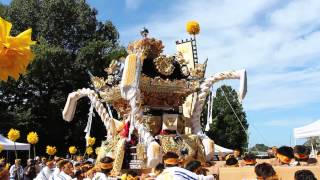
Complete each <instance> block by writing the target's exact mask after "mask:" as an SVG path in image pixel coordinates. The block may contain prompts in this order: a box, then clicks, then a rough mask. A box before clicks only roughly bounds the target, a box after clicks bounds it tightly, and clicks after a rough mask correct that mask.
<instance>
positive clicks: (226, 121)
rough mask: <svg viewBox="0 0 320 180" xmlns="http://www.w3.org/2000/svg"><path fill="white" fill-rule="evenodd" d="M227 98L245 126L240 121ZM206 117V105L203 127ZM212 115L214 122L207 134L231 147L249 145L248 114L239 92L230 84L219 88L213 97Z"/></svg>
mask: <svg viewBox="0 0 320 180" xmlns="http://www.w3.org/2000/svg"><path fill="white" fill-rule="evenodd" d="M227 99H228V101H229V102H230V104H231V106H232V108H233V109H234V111H235V113H236V114H237V116H238V118H239V119H240V122H241V123H242V125H243V127H242V125H241V124H240V123H239V120H238V119H237V117H236V115H235V114H234V112H233V110H232V108H231V107H230V105H229V103H228V101H227ZM206 117H207V106H205V108H204V111H203V113H202V115H201V123H202V127H203V129H204V128H205V124H206V121H207V120H206V119H207V118H206ZM212 117H213V123H212V124H211V125H210V130H209V131H208V132H206V134H207V135H208V137H210V138H211V139H212V140H214V141H215V143H216V144H218V145H221V146H223V147H226V148H231V149H235V148H241V149H244V148H246V147H247V144H248V138H247V134H246V131H247V129H248V126H249V125H248V123H247V120H246V114H245V112H244V111H243V108H242V105H241V103H240V102H239V101H238V95H237V92H236V91H235V90H234V89H232V88H231V87H230V86H226V85H223V86H221V87H220V88H218V89H217V92H216V96H215V97H214V98H213V106H212ZM243 128H244V129H245V130H244V129H243Z"/></svg>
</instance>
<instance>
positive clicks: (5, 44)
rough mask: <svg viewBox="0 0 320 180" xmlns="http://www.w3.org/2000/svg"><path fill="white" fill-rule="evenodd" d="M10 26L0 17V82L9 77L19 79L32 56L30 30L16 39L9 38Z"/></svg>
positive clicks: (32, 42) (33, 42)
mask: <svg viewBox="0 0 320 180" xmlns="http://www.w3.org/2000/svg"><path fill="white" fill-rule="evenodd" d="M11 27H12V24H11V23H10V22H8V21H6V20H4V19H2V18H1V17H0V80H4V81H6V80H7V79H8V77H9V76H11V77H13V78H14V79H18V78H19V74H22V73H24V72H25V71H26V69H27V66H28V64H29V63H30V62H31V61H32V59H33V57H34V55H33V54H32V52H31V49H30V45H33V44H35V41H32V40H31V34H32V29H28V30H26V31H24V32H22V33H20V34H19V35H17V36H16V37H13V36H10V31H11Z"/></svg>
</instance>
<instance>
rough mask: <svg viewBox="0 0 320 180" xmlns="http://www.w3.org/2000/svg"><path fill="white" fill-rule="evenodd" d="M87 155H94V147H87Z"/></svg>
mask: <svg viewBox="0 0 320 180" xmlns="http://www.w3.org/2000/svg"><path fill="white" fill-rule="evenodd" d="M86 153H87V154H88V155H91V154H92V153H93V149H92V147H87V149H86Z"/></svg>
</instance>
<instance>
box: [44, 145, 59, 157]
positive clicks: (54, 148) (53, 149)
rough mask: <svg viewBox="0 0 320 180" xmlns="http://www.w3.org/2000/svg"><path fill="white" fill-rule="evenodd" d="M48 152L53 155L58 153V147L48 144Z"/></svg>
mask: <svg viewBox="0 0 320 180" xmlns="http://www.w3.org/2000/svg"><path fill="white" fill-rule="evenodd" d="M46 153H47V154H48V155H50V156H53V155H55V154H56V153H57V148H56V147H55V146H47V149H46Z"/></svg>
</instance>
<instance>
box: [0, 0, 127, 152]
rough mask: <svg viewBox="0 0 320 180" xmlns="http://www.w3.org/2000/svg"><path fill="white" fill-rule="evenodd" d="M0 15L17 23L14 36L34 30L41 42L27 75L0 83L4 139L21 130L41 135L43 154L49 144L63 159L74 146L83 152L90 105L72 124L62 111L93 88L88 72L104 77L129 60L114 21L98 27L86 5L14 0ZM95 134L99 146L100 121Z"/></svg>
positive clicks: (74, 0) (81, 106)
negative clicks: (78, 93)
mask: <svg viewBox="0 0 320 180" xmlns="http://www.w3.org/2000/svg"><path fill="white" fill-rule="evenodd" d="M2 9H5V11H2ZM0 10H1V11H0V15H1V16H2V17H3V18H5V19H7V20H9V21H10V22H12V23H13V30H12V34H18V33H20V32H22V31H23V30H25V29H27V28H29V27H31V28H32V29H33V38H34V40H36V41H37V45H35V46H34V47H33V51H34V53H35V55H36V56H35V59H34V61H33V62H32V63H31V64H30V65H29V67H28V71H27V73H26V74H25V75H23V76H21V77H20V78H19V79H18V80H17V81H14V80H12V79H9V80H8V82H0V133H1V134H6V133H7V132H8V129H9V128H17V129H20V130H21V133H22V137H26V134H27V133H28V132H29V131H36V132H38V134H39V137H40V141H39V145H37V146H39V147H41V148H38V151H39V152H38V153H40V154H44V152H45V150H44V148H45V146H46V145H48V144H51V145H55V146H57V148H58V153H60V155H61V154H65V153H66V152H67V147H68V146H70V145H76V146H78V147H80V149H81V148H82V152H83V149H84V144H85V142H84V133H83V130H84V128H85V125H86V121H87V113H88V111H89V101H88V100H80V102H79V103H78V106H77V111H76V114H75V119H74V121H72V122H71V123H67V122H65V121H64V120H63V119H62V110H63V108H64V104H65V102H66V98H67V96H68V94H69V93H71V92H72V91H75V90H77V89H80V88H84V87H90V86H91V85H90V80H89V76H88V74H87V72H86V71H87V70H90V71H91V72H92V73H93V74H94V75H97V76H105V75H106V74H105V72H104V71H103V69H104V67H106V66H108V64H109V62H110V61H111V60H112V59H118V58H120V57H122V56H125V55H126V51H125V49H124V48H123V47H121V46H120V45H119V43H118V40H119V34H118V31H117V29H116V28H115V26H114V25H113V24H112V23H111V22H110V21H106V22H100V21H98V20H97V19H96V15H97V11H96V10H95V9H93V8H91V7H90V6H89V5H88V4H87V3H86V2H85V0H54V1H52V0H12V2H11V3H10V5H9V6H7V7H6V6H3V5H1V6H0ZM91 133H92V135H93V136H96V137H97V139H98V140H101V139H102V138H104V135H105V134H106V132H105V128H104V125H103V124H102V123H101V122H100V119H99V118H98V116H96V117H95V119H94V121H93V127H92V131H91ZM20 141H22V142H26V138H23V139H20Z"/></svg>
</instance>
